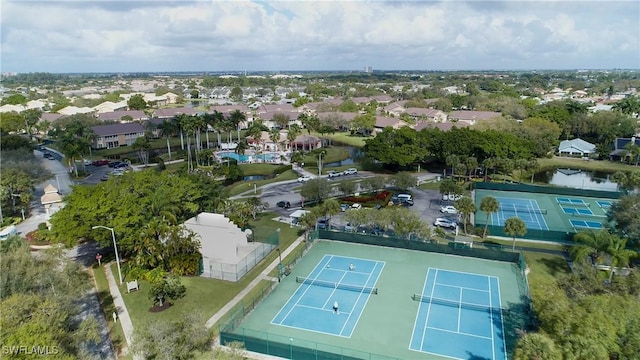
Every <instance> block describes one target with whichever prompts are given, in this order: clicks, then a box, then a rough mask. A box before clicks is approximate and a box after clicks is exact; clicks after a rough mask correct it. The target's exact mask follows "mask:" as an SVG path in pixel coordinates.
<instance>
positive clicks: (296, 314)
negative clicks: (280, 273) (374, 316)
mask: <svg viewBox="0 0 640 360" xmlns="http://www.w3.org/2000/svg"><path fill="white" fill-rule="evenodd" d="M352 265H353V266H352ZM383 267H384V262H383V261H374V260H367V259H358V258H352V257H344V256H337V255H329V254H327V255H325V256H324V257H323V258H322V259H321V260H320V261H319V262H318V264H317V265H316V267H315V268H314V269H313V270H312V271H311V273H310V274H309V275H308V276H307V277H305V278H296V281H298V282H300V286H299V287H298V289H297V290H296V291H295V292H294V293H293V295H291V297H290V298H289V300H288V301H287V302H286V303H285V304H284V306H283V307H282V309H280V311H279V312H278V313H277V314H276V316H275V317H274V318H273V320H272V321H271V323H272V324H274V325H281V326H288V327H292V328H297V329H301V330H307V331H314V332H318V333H323V334H329V335H335V336H341V337H347V338H349V337H351V334H352V333H353V331H354V329H355V327H356V325H357V323H358V320H359V319H360V315H362V312H363V311H364V308H365V306H366V305H367V302H368V301H369V298H370V297H371V296H375V294H377V292H378V290H377V288H375V284H376V282H377V281H378V278H379V277H380V273H381V272H382V269H383ZM335 302H337V303H338V311H334V309H333V307H334V303H335Z"/></svg>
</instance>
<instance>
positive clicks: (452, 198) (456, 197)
mask: <svg viewBox="0 0 640 360" xmlns="http://www.w3.org/2000/svg"><path fill="white" fill-rule="evenodd" d="M460 199H462V195H458V194H442V200H444V201H447V200H449V201H458V200H460Z"/></svg>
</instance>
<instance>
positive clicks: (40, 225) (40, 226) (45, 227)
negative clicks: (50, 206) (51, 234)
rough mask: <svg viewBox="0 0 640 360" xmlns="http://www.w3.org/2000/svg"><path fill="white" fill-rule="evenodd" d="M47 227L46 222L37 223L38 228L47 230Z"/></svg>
mask: <svg viewBox="0 0 640 360" xmlns="http://www.w3.org/2000/svg"><path fill="white" fill-rule="evenodd" d="M48 229H49V228H48V227H47V223H43V222H41V223H40V224H38V230H48Z"/></svg>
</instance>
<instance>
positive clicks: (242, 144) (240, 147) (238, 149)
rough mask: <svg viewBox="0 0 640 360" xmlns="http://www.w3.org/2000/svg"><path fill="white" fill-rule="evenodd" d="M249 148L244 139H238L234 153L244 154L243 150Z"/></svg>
mask: <svg viewBox="0 0 640 360" xmlns="http://www.w3.org/2000/svg"><path fill="white" fill-rule="evenodd" d="M248 149H249V144H248V143H247V140H246V139H242V140H240V141H238V145H237V146H236V150H235V152H236V154H239V155H244V153H245V151H247V150H248Z"/></svg>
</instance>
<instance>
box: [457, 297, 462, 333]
mask: <svg viewBox="0 0 640 360" xmlns="http://www.w3.org/2000/svg"><path fill="white" fill-rule="evenodd" d="M459 290H460V296H458V302H459V304H458V333H459V332H460V319H462V289H459Z"/></svg>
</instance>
